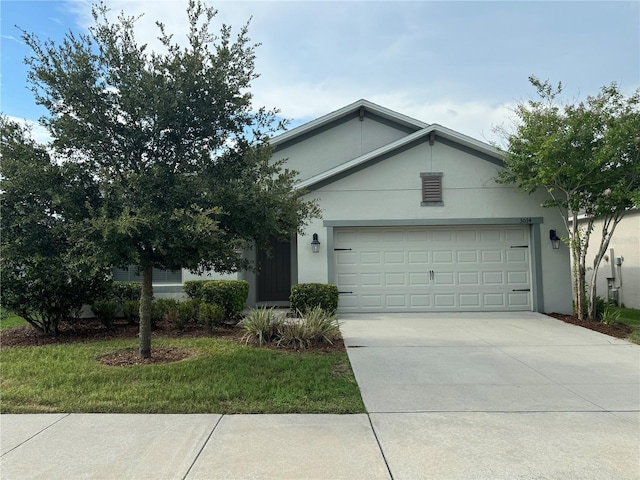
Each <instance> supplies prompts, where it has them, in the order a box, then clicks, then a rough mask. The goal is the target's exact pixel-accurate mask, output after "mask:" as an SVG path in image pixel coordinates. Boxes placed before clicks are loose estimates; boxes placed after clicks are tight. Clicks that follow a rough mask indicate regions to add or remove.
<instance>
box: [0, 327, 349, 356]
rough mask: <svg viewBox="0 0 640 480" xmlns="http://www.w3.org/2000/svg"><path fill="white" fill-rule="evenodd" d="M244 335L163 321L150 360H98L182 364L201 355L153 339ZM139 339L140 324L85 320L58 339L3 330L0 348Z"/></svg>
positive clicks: (337, 347) (338, 345) (316, 348)
mask: <svg viewBox="0 0 640 480" xmlns="http://www.w3.org/2000/svg"><path fill="white" fill-rule="evenodd" d="M243 334H244V332H243V330H242V329H240V328H239V327H237V326H236V325H222V326H218V327H216V328H214V329H213V330H210V329H208V328H206V327H203V326H200V325H190V326H188V327H187V328H186V329H185V330H183V331H179V330H177V329H176V328H174V327H173V326H172V325H170V324H168V323H166V322H163V323H160V324H159V325H158V326H157V328H156V329H155V330H153V331H152V333H151V338H152V352H151V358H142V357H140V355H139V353H138V350H137V349H136V348H130V349H126V350H120V351H117V352H113V353H111V354H109V355H105V356H102V357H100V358H99V359H98V360H99V361H100V362H101V363H103V364H105V365H109V366H134V365H149V364H161V363H172V362H179V361H181V360H187V359H189V358H194V357H195V356H197V355H198V352H195V351H192V350H189V349H186V348H161V347H153V339H154V338H201V337H205V338H206V337H211V338H226V339H229V340H233V341H235V342H238V343H243V344H244V343H245V342H244V340H243V339H242V336H243ZM136 338H138V325H137V324H129V323H127V322H116V323H115V324H114V325H113V327H112V328H111V329H107V328H106V327H105V326H104V325H103V324H102V323H100V322H98V321H96V320H92V319H84V320H76V321H72V322H63V323H61V324H60V326H59V333H58V335H57V336H55V337H54V336H48V335H42V334H41V333H40V332H38V331H37V330H35V329H34V328H33V327H31V326H29V325H28V326H25V327H16V328H11V329H8V330H4V331H2V332H1V333H0V348H8V347H38V346H41V345H59V344H65V343H83V342H96V341H105V340H120V339H136ZM256 346H257V345H256ZM260 348H268V349H276V350H282V351H287V352H293V353H296V352H297V353H302V352H303V351H304V352H314V353H333V352H344V351H346V349H345V346H344V343H343V341H342V338H338V339H336V340H334V342H333V345H331V344H317V345H312V346H310V347H308V348H306V349H304V350H302V349H299V348H295V347H279V346H276V345H274V344H267V345H263V346H261V347H260Z"/></svg>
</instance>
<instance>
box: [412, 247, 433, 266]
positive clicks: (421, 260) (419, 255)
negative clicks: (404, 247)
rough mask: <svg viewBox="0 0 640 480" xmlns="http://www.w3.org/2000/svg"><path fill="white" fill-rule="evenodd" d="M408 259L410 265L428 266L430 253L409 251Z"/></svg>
mask: <svg viewBox="0 0 640 480" xmlns="http://www.w3.org/2000/svg"><path fill="white" fill-rule="evenodd" d="M407 259H408V262H409V264H410V265H427V264H428V263H429V253H428V252H427V251H411V250H410V251H409V252H407Z"/></svg>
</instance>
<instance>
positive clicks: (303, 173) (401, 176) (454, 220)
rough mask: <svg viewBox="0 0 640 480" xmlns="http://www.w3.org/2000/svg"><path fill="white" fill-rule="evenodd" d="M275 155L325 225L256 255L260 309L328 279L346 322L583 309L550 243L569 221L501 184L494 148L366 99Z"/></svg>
mask: <svg viewBox="0 0 640 480" xmlns="http://www.w3.org/2000/svg"><path fill="white" fill-rule="evenodd" d="M271 144H272V145H273V146H274V147H275V153H274V159H281V158H286V159H287V167H288V168H290V169H293V170H297V171H298V172H299V179H300V181H299V183H298V186H299V187H300V188H304V189H305V190H306V191H307V192H308V193H307V194H306V198H309V199H317V201H318V204H319V206H320V207H321V210H322V213H323V218H322V219H315V220H313V221H312V222H311V223H310V225H309V226H308V227H307V228H306V230H305V232H304V233H303V234H298V235H296V236H295V237H294V238H292V239H291V242H288V243H280V242H274V245H273V247H274V248H273V254H272V255H271V256H268V255H266V254H265V253H264V252H260V251H258V252H249V253H248V255H249V256H250V258H252V259H254V260H256V261H257V263H258V266H259V269H258V273H257V274H255V273H252V272H240V273H239V274H238V275H237V278H241V279H246V280H248V281H249V282H250V285H251V290H250V294H249V301H248V303H249V305H250V306H253V305H278V304H282V303H286V301H287V299H288V296H289V290H290V287H291V285H292V284H295V283H302V282H323V283H326V282H329V283H333V284H336V285H337V286H338V289H339V291H340V304H339V309H340V311H341V312H345V313H346V312H412V311H415V312H461V311H539V312H545V311H546V312H564V313H570V312H571V273H570V267H569V251H568V249H567V248H566V247H565V246H561V247H560V248H559V249H557V250H556V249H553V248H552V243H551V242H550V241H549V231H550V230H558V234H559V235H560V234H561V233H562V232H561V231H560V230H559V229H560V228H561V226H562V225H563V222H562V220H561V218H560V216H559V214H558V213H557V212H556V211H555V210H553V209H545V208H542V207H541V206H540V205H541V203H542V202H543V201H544V200H545V198H544V196H543V195H542V194H541V193H536V194H534V195H528V194H526V193H523V192H521V191H519V190H517V189H516V188H514V187H510V186H507V185H500V184H497V183H496V182H495V181H494V179H495V177H496V174H497V173H498V171H499V169H500V168H501V165H502V161H501V158H502V154H501V152H499V151H498V150H496V149H495V148H493V147H492V146H490V145H487V144H485V143H483V142H480V141H478V140H475V139H473V138H470V137H467V136H465V135H462V134H460V133H458V132H455V131H453V130H450V129H448V128H445V127H442V126H440V125H437V124H432V125H429V124H426V123H423V122H421V121H418V120H415V119H413V118H410V117H407V116H405V115H402V114H400V113H397V112H394V111H391V110H388V109H386V108H383V107H381V106H379V105H376V104H373V103H371V102H368V101H366V100H359V101H357V102H355V103H353V104H351V105H348V106H346V107H344V108H341V109H340V110H337V111H335V112H333V113H330V114H328V115H325V116H323V117H321V118H318V119H316V120H313V121H311V122H309V123H307V124H304V125H302V126H299V127H297V128H294V129H292V130H290V131H288V132H286V133H283V134H282V135H279V136H277V137H275V138H273V139H272V141H271ZM315 234H317V237H315V238H316V239H317V240H318V241H319V242H320V244H319V245H317V244H316V245H315V246H314V245H312V242H313V240H314V235H315ZM314 247H316V248H314ZM317 247H319V248H317ZM314 250H319V251H318V252H317V253H315V252H314ZM190 278H193V277H192V276H191V277H190ZM204 278H206V277H204ZM223 278H230V277H228V276H225V277H223ZM234 278H235V277H234ZM183 279H185V280H186V278H183Z"/></svg>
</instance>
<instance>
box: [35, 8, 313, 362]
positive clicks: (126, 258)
mask: <svg viewBox="0 0 640 480" xmlns="http://www.w3.org/2000/svg"><path fill="white" fill-rule="evenodd" d="M93 15H94V20H95V24H94V26H93V27H91V28H90V29H89V33H88V34H86V35H75V34H73V33H69V34H68V35H67V36H66V37H65V39H64V41H63V42H62V43H61V44H59V45H56V44H53V43H51V42H45V43H42V42H40V40H39V39H38V38H37V37H35V36H34V35H31V34H25V35H24V37H23V38H24V40H25V42H26V43H27V44H28V45H29V46H30V47H31V48H32V50H33V55H32V56H31V57H30V58H28V59H27V63H28V64H29V65H30V67H31V70H30V80H31V82H32V85H33V90H34V93H35V94H36V98H37V101H38V102H39V103H40V104H42V105H44V106H45V107H46V108H47V109H48V110H49V112H50V116H49V117H48V118H46V119H44V123H45V125H46V126H47V127H49V130H50V131H51V134H52V136H53V138H54V142H53V146H54V148H55V149H56V151H57V152H58V154H59V155H61V156H62V157H63V158H65V159H66V161H68V162H75V163H76V164H77V165H80V166H82V168H84V169H85V170H86V171H87V172H90V173H91V175H92V177H93V178H95V181H96V183H97V185H98V188H99V191H100V202H99V204H98V205H97V206H95V207H92V208H91V209H90V212H89V216H88V218H87V219H86V221H85V222H84V232H85V235H86V238H87V239H89V240H91V241H92V242H93V243H94V244H95V245H96V248H99V249H100V251H101V252H102V253H103V254H104V255H105V256H106V258H107V259H108V260H109V261H110V262H111V263H112V264H113V265H114V266H118V267H126V266H127V265H131V264H133V265H136V266H137V268H138V270H139V271H140V272H141V273H142V276H143V287H142V296H141V300H140V354H141V355H142V356H143V357H149V356H150V355H151V336H150V326H151V320H150V314H151V301H152V282H153V269H154V268H159V269H167V270H176V269H180V268H188V269H190V270H193V271H203V270H207V269H215V270H217V271H224V272H229V271H236V270H238V269H240V268H246V267H247V266H248V263H247V261H246V260H245V259H244V258H243V256H242V251H243V249H244V248H245V247H246V246H247V245H248V244H250V243H253V242H258V243H265V242H266V240H267V239H268V238H269V237H273V236H277V237H280V238H289V236H290V235H291V234H292V233H294V232H295V231H296V230H297V229H299V228H300V227H301V226H302V224H303V223H304V221H305V219H306V218H308V217H309V216H310V215H314V214H315V213H316V208H315V205H314V204H313V203H309V202H305V201H303V200H302V199H301V198H300V196H299V192H296V191H294V188H293V184H294V180H295V174H294V172H290V171H287V170H284V169H283V166H282V164H280V163H276V164H270V163H269V159H270V158H271V149H270V148H269V146H268V142H267V139H268V136H269V135H270V134H271V133H273V131H275V130H276V129H278V128H280V126H279V125H277V124H276V117H275V114H276V112H275V111H268V110H265V109H264V108H260V109H257V110H256V109H254V108H253V106H252V95H251V93H250V91H249V89H250V87H251V82H252V81H253V80H254V79H255V78H256V77H257V74H256V73H255V71H254V58H255V47H256V46H255V45H253V44H251V43H250V40H249V38H248V36H247V33H248V25H245V26H244V27H242V28H241V29H240V31H239V33H238V35H237V36H236V37H235V38H233V37H232V30H231V28H230V27H229V26H226V25H223V26H222V27H221V30H220V32H219V33H218V34H217V35H216V34H214V33H213V32H212V29H213V28H212V23H213V20H214V17H215V15H216V11H215V10H214V9H212V8H208V7H206V6H204V5H203V4H202V3H200V2H197V3H196V2H194V1H193V0H191V1H190V2H189V6H188V10H187V16H188V21H189V33H188V36H187V42H186V46H184V47H183V46H180V45H179V44H178V43H176V42H175V41H174V40H173V39H172V36H171V35H169V34H168V33H167V32H166V30H165V27H164V25H162V24H158V27H159V39H160V41H161V43H162V46H163V49H162V50H161V51H156V52H149V51H147V48H146V46H145V45H139V44H138V43H137V42H136V39H135V36H134V27H135V21H136V19H135V18H131V17H126V16H125V15H124V14H120V16H119V17H118V20H117V21H116V22H111V21H109V19H108V11H107V9H106V8H105V6H104V5H102V4H99V5H97V6H95V7H94V9H93Z"/></svg>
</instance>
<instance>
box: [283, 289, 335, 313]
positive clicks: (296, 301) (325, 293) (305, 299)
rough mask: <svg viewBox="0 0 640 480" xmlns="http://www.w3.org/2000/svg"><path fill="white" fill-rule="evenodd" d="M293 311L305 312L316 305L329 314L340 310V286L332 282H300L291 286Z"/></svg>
mask: <svg viewBox="0 0 640 480" xmlns="http://www.w3.org/2000/svg"><path fill="white" fill-rule="evenodd" d="M289 302H291V311H293V312H300V313H302V314H305V313H306V312H307V311H309V310H312V309H314V308H316V307H320V308H321V309H322V310H324V311H325V312H327V313H329V314H333V313H335V312H336V310H338V287H336V286H335V285H332V284H330V283H299V284H297V285H293V286H292V287H291V295H290V296H289Z"/></svg>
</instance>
